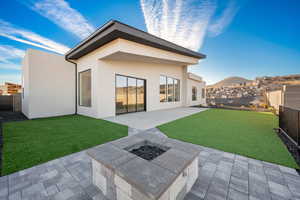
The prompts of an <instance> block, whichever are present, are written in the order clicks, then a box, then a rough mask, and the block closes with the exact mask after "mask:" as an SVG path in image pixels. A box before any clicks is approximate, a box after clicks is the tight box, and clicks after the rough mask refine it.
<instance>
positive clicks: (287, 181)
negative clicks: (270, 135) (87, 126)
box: [0, 129, 300, 200]
mask: <svg viewBox="0 0 300 200" xmlns="http://www.w3.org/2000/svg"><path fill="white" fill-rule="evenodd" d="M137 132H141V130H139V131H137ZM147 133H149V134H159V135H161V136H163V134H162V133H161V132H159V130H158V129H151V130H147ZM190 148H199V149H200V150H201V152H200V156H199V178H198V179H197V181H196V183H195V184H194V186H193V187H192V189H191V192H189V193H188V195H187V196H186V197H185V200H204V199H205V200H211V199H214V200H218V199H230V200H236V199H237V200H243V199H245V200H264V199H267V200H268V199H269V200H277V199H282V200H286V199H292V200H295V199H300V176H299V175H298V173H297V172H296V170H294V169H291V168H287V167H283V166H279V165H276V164H272V163H268V162H263V161H259V160H255V159H250V158H246V157H244V156H240V155H235V154H231V153H226V152H222V151H219V150H215V149H211V148H207V147H202V146H197V145H191V146H190ZM183 149H184V150H185V151H188V149H186V148H183ZM2 199H5V200H19V199H20V200H34V199H41V200H43V199H47V200H73V199H84V200H89V199H90V200H108V199H106V198H105V197H104V196H103V194H102V193H101V191H100V190H99V189H98V188H97V187H95V186H94V185H93V184H92V169H91V161H90V158H89V157H88V155H87V154H86V151H82V152H78V153H75V154H72V155H69V156H65V157H62V158H59V159H56V160H52V161H50V162H47V163H45V164H42V165H38V166H35V167H32V168H29V169H26V170H22V171H19V172H16V173H13V174H10V175H8V176H4V177H0V200H2Z"/></svg>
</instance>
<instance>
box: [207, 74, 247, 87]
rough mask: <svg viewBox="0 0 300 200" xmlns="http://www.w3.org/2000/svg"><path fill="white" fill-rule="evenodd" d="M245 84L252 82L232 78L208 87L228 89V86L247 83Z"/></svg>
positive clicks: (241, 78)
mask: <svg viewBox="0 0 300 200" xmlns="http://www.w3.org/2000/svg"><path fill="white" fill-rule="evenodd" d="M247 82H252V80H248V79H245V78H243V77H238V76H233V77H228V78H225V79H224V80H222V81H219V82H217V83H215V84H213V85H210V86H209V87H215V88H219V87H228V86H232V85H235V84H240V83H247Z"/></svg>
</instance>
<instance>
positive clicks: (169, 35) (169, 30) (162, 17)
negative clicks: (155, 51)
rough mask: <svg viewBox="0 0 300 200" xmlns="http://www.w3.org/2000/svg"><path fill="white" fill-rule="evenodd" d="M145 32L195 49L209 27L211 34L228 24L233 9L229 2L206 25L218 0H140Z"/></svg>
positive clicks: (233, 13) (198, 47)
mask: <svg viewBox="0 0 300 200" xmlns="http://www.w3.org/2000/svg"><path fill="white" fill-rule="evenodd" d="M140 3H141V8H142V11H143V14H144V19H145V23H146V27H147V30H148V32H149V33H151V34H153V35H156V36H158V37H160V38H163V39H165V40H168V41H170V42H173V43H176V44H178V45H181V46H183V47H186V48H189V49H192V50H195V51H197V50H199V49H200V48H201V46H202V44H203V40H204V38H205V36H206V33H207V31H208V29H209V27H211V28H210V29H211V31H214V33H215V35H217V34H220V33H221V32H222V31H223V30H224V28H225V27H226V26H227V25H229V24H230V22H231V20H232V19H233V17H234V15H235V13H236V9H235V5H234V4H233V3H231V2H229V5H228V7H227V8H226V9H225V10H224V11H223V14H222V16H221V17H220V18H219V19H218V20H217V21H216V22H215V25H210V23H211V21H212V18H213V17H214V15H215V14H216V9H217V7H218V0H140Z"/></svg>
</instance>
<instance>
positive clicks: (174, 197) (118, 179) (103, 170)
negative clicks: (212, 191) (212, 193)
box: [88, 133, 200, 200]
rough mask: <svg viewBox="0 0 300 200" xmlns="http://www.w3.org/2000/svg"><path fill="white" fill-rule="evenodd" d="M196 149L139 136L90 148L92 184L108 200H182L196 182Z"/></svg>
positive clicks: (156, 137)
mask: <svg viewBox="0 0 300 200" xmlns="http://www.w3.org/2000/svg"><path fill="white" fill-rule="evenodd" d="M199 152H200V150H199V148H198V147H196V146H195V145H193V144H189V143H185V142H180V141H177V140H174V139H169V138H164V137H161V136H157V135H154V134H149V133H142V134H138V135H135V136H131V137H126V138H122V139H119V140H116V141H113V142H110V143H106V144H103V145H100V146H97V147H94V148H92V149H90V150H89V151H88V155H89V156H90V157H91V158H92V170H93V183H94V184H95V185H96V186H97V187H98V188H99V189H100V190H101V191H102V192H103V194H104V195H105V196H106V197H107V198H108V199H110V200H123V199H126V200H182V199H183V198H184V196H185V195H186V194H187V193H188V192H189V191H190V190H191V188H192V186H193V184H194V183H195V181H196V179H197V178H198V156H199Z"/></svg>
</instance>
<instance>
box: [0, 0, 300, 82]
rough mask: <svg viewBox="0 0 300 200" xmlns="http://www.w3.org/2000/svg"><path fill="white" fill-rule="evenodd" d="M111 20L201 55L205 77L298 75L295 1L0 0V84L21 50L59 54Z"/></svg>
mask: <svg viewBox="0 0 300 200" xmlns="http://www.w3.org/2000/svg"><path fill="white" fill-rule="evenodd" d="M111 19H115V20H119V21H121V22H123V23H126V24H128V25H131V26H134V27H136V28H138V29H141V30H144V31H147V32H149V33H151V34H154V35H156V36H158V37H161V38H163V39H166V40H169V41H171V42H174V43H176V44H178V45H181V46H184V47H186V48H189V49H191V50H194V51H198V52H200V53H203V54H205V55H207V58H206V59H204V60H201V62H200V63H199V64H198V65H195V66H192V67H190V71H191V72H193V73H196V74H198V75H199V76H202V77H203V78H204V80H205V81H206V82H207V83H208V84H212V83H215V82H217V81H220V80H222V79H224V78H227V77H229V76H241V77H244V78H248V79H254V78H255V77H257V76H277V75H288V74H300V38H299V35H300V1H299V0H272V3H270V1H266V0H265V1H262V0H84V1H83V0H81V1H78V0H2V2H1V7H0V84H2V83H3V82H5V81H10V82H16V83H21V63H22V58H23V56H24V55H25V52H26V49H28V48H33V49H39V50H45V51H49V52H54V53H58V54H64V53H65V52H67V51H68V50H69V49H70V48H72V47H74V46H75V45H76V44H77V43H79V42H80V41H81V40H83V39H84V38H86V37H87V36H88V35H89V34H91V33H92V32H93V31H94V30H95V29H97V28H99V27H100V26H101V25H103V24H104V23H106V22H107V21H109V20H111Z"/></svg>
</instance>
